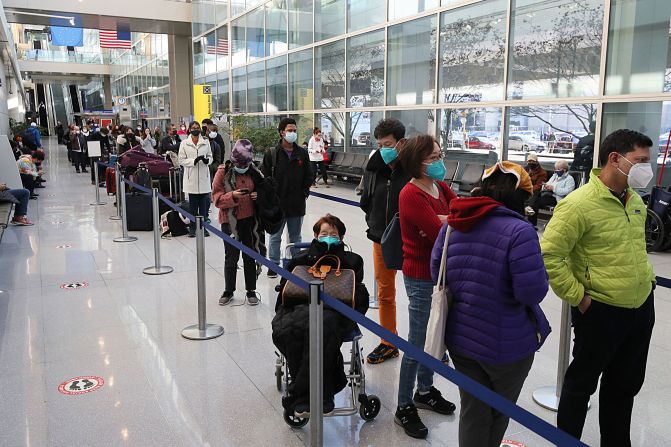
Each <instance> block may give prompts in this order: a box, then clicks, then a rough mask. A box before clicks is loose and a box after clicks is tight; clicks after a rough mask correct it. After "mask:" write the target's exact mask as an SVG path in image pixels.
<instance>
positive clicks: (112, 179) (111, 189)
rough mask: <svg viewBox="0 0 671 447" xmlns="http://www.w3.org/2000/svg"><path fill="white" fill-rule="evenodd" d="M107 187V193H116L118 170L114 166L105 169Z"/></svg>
mask: <svg viewBox="0 0 671 447" xmlns="http://www.w3.org/2000/svg"><path fill="white" fill-rule="evenodd" d="M105 188H107V194H116V172H115V169H114V168H107V169H106V170H105Z"/></svg>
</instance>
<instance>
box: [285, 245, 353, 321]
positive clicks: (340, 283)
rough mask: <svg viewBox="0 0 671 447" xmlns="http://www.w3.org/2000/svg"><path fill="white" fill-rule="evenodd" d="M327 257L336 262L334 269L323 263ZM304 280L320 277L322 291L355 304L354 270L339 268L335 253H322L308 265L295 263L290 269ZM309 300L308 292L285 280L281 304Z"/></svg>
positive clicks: (350, 304) (338, 259)
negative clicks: (322, 283)
mask: <svg viewBox="0 0 671 447" xmlns="http://www.w3.org/2000/svg"><path fill="white" fill-rule="evenodd" d="M327 259H330V260H335V261H336V262H337V265H336V268H335V271H334V270H333V267H332V266H330V265H323V262H324V261H325V260H327ZM291 273H293V274H294V275H296V276H298V277H299V278H301V279H302V280H304V281H306V282H311V281H314V280H315V279H320V280H322V281H323V282H324V292H325V293H327V294H329V295H330V296H332V297H333V298H335V299H337V300H338V301H342V302H343V303H345V304H347V305H349V306H352V308H354V305H355V297H354V291H355V287H356V279H355V275H354V270H351V269H341V268H340V258H339V257H337V256H335V255H324V256H322V257H321V258H319V259H318V260H317V262H315V263H314V265H312V266H310V267H308V266H307V265H297V266H296V267H294V269H293V270H292V271H291ZM309 301H310V292H309V291H307V290H305V289H303V288H302V287H300V286H298V285H296V284H294V283H293V282H291V281H287V282H286V283H285V284H284V287H283V288H282V305H286V304H305V303H308V302H309Z"/></svg>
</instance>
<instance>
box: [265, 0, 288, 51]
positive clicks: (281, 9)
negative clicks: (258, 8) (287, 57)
mask: <svg viewBox="0 0 671 447" xmlns="http://www.w3.org/2000/svg"><path fill="white" fill-rule="evenodd" d="M288 48H289V46H288V45H287V6H286V2H278V1H270V2H268V3H266V56H272V55H274V54H279V53H284V52H285V51H287V49H288Z"/></svg>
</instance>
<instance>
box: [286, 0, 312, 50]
mask: <svg viewBox="0 0 671 447" xmlns="http://www.w3.org/2000/svg"><path fill="white" fill-rule="evenodd" d="M312 8H313V5H312V0H289V48H297V47H302V46H303V45H309V44H311V43H312Z"/></svg>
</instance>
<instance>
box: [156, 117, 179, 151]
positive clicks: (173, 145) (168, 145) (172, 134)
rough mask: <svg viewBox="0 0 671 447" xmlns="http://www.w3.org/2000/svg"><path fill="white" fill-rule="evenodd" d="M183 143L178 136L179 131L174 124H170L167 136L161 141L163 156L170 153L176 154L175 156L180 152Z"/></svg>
mask: <svg viewBox="0 0 671 447" xmlns="http://www.w3.org/2000/svg"><path fill="white" fill-rule="evenodd" d="M180 143H181V141H180V139H179V137H178V136H177V129H176V128H175V125H174V124H169V125H168V129H167V131H166V136H165V137H164V138H163V140H161V150H160V153H161V155H163V154H167V153H168V152H174V153H175V154H176V153H177V152H179V145H180Z"/></svg>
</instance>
